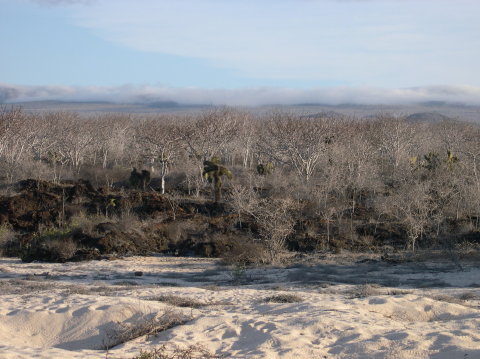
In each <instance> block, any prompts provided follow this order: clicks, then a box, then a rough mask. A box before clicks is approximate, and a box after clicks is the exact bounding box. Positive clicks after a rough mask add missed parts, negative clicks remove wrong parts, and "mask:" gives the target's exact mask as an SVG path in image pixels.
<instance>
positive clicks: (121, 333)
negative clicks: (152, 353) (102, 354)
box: [103, 310, 189, 358]
mask: <svg viewBox="0 0 480 359" xmlns="http://www.w3.org/2000/svg"><path fill="white" fill-rule="evenodd" d="M188 320H189V318H187V317H186V316H185V315H183V314H182V313H180V312H176V311H173V310H166V311H165V312H164V313H163V314H162V315H160V316H156V315H154V314H152V315H142V316H141V317H140V319H138V320H136V321H135V322H134V323H126V322H122V323H119V322H118V323H116V326H115V328H114V329H112V330H110V331H109V332H107V334H106V336H105V338H104V340H103V345H104V349H105V350H107V349H109V348H113V347H115V346H117V345H120V344H123V343H126V342H128V341H130V340H133V339H136V338H139V337H142V336H145V335H146V336H155V335H157V334H158V333H160V332H163V331H165V330H168V329H170V328H173V327H175V326H177V325H181V324H184V323H186V322H187V321H188ZM147 358H148V357H147ZM154 358H155V357H154ZM159 358H161V357H159ZM167 358H168V357H167Z"/></svg>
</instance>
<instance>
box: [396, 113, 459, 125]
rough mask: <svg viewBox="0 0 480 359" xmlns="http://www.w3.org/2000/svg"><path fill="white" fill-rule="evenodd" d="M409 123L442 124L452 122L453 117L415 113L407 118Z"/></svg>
mask: <svg viewBox="0 0 480 359" xmlns="http://www.w3.org/2000/svg"><path fill="white" fill-rule="evenodd" d="M405 120H406V121H407V122H428V123H433V122H442V121H447V120H452V118H451V117H448V116H445V115H442V114H441V113H438V112H417V113H413V114H411V115H410V116H407V117H406V118H405Z"/></svg>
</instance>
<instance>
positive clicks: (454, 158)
mask: <svg viewBox="0 0 480 359" xmlns="http://www.w3.org/2000/svg"><path fill="white" fill-rule="evenodd" d="M457 162H458V157H457V156H455V155H454V154H453V153H452V152H451V151H450V150H448V151H447V168H448V169H449V170H451V169H452V168H453V165H454V164H455V163H457Z"/></svg>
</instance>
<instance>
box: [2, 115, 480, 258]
mask: <svg viewBox="0 0 480 359" xmlns="http://www.w3.org/2000/svg"><path fill="white" fill-rule="evenodd" d="M479 157H480V126H478V125H476V124H472V123H462V122H458V121H445V122H438V123H409V122H408V121H406V120H405V119H402V118H397V117H393V116H379V117H378V118H375V119H361V120H360V119H350V120H343V119H336V118H322V117H318V118H316V117H307V116H299V115H292V114H289V113H282V112H272V113H269V114H267V115H262V116H260V117H258V116H253V115H252V114H250V113H247V112H241V111H237V110H234V109H228V108H221V109H216V110H213V111H208V112H204V113H200V114H196V115H159V116H156V117H154V116H141V115H121V114H111V115H99V116H96V117H95V116H92V117H88V118H84V117H81V116H80V115H78V114H75V113H61V112H57V113H49V114H30V113H26V112H23V111H22V110H21V109H19V108H3V110H1V111H0V168H1V174H0V176H1V181H2V183H3V184H4V188H6V187H5V185H8V184H10V183H15V182H16V181H18V180H20V179H25V178H34V179H42V180H48V181H53V182H60V181H63V180H66V179H79V178H83V179H88V180H89V181H90V182H91V183H92V184H94V185H96V186H106V187H111V186H122V185H125V186H128V178H129V175H130V172H131V170H132V168H133V167H135V168H136V169H138V170H139V171H140V170H148V171H149V172H150V175H151V178H152V182H151V184H150V186H149V187H151V188H153V189H155V190H157V191H160V192H166V193H167V194H168V195H170V196H172V198H174V197H177V198H180V197H182V196H184V197H185V196H191V197H199V198H205V200H213V193H214V192H215V197H217V196H218V191H220V190H222V191H223V192H224V196H223V201H224V203H225V204H227V205H228V206H229V207H228V208H230V210H231V211H232V213H235V214H236V215H238V222H239V226H242V222H255V223H256V225H255V228H254V230H253V232H252V233H253V234H252V235H253V236H257V237H258V239H260V240H263V241H264V242H265V243H268V245H269V246H270V247H271V249H272V250H275V249H278V248H283V246H284V245H285V243H287V242H288V239H289V236H291V235H292V233H294V232H295V231H296V230H298V228H299V227H301V226H304V228H303V231H304V232H305V233H306V236H307V235H308V236H309V238H310V239H312V240H313V241H314V242H316V243H318V246H320V247H322V248H329V247H330V246H331V245H332V243H333V244H335V245H336V246H339V243H340V242H343V243H350V244H352V245H354V244H355V243H360V244H362V245H364V246H365V245H366V246H368V245H369V243H374V242H376V243H377V244H378V241H383V243H390V242H389V241H392V240H395V241H396V243H399V242H401V243H403V245H405V246H408V247H410V248H415V247H416V246H417V244H419V245H421V246H426V245H431V244H435V243H448V242H449V241H453V240H458V239H464V238H470V239H473V240H476V238H477V237H476V235H477V231H478V227H479V218H480V177H479V176H480V174H479V171H480V168H478V165H479V164H478V159H479ZM205 161H207V162H205ZM205 163H207V164H208V165H207V166H206V165H204V164H205ZM215 164H216V165H217V166H219V167H221V168H223V169H228V171H229V172H231V173H232V174H233V178H232V179H231V180H229V179H224V178H223V177H222V176H220V177H222V178H220V181H222V180H223V186H222V182H220V183H218V182H217V180H216V179H215V177H212V175H211V174H207V173H205V171H206V168H207V167H208V166H210V167H208V168H210V169H211V168H214V167H215V166H214V165H215ZM212 166H213V167H212ZM208 178H210V179H212V178H213V179H214V182H215V183H216V189H215V190H212V186H211V184H209V182H208V181H207V179H208ZM217 199H218V198H217ZM305 226H306V227H305Z"/></svg>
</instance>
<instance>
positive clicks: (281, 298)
mask: <svg viewBox="0 0 480 359" xmlns="http://www.w3.org/2000/svg"><path fill="white" fill-rule="evenodd" d="M265 302H267V303H299V302H303V298H302V297H300V296H299V295H296V294H288V293H285V294H276V295H272V296H270V297H267V298H265Z"/></svg>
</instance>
